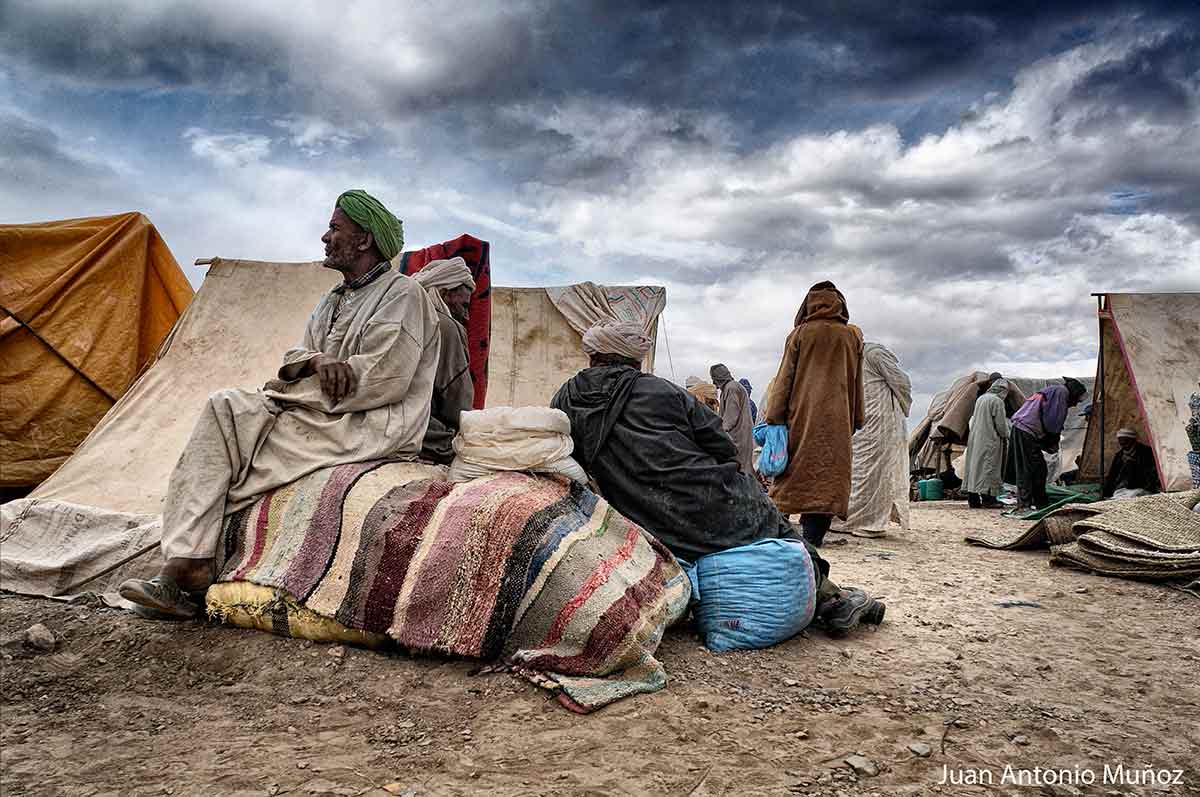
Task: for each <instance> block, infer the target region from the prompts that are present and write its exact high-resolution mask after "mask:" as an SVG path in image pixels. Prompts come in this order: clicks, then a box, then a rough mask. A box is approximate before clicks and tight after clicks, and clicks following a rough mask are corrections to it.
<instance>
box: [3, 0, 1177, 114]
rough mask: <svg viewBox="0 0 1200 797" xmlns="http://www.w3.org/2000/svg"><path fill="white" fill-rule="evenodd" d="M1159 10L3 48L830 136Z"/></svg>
mask: <svg viewBox="0 0 1200 797" xmlns="http://www.w3.org/2000/svg"><path fill="white" fill-rule="evenodd" d="M1159 5H1160V4H1157V3H1115V2H1109V3H1104V2H1100V3H1096V2H1087V3H1084V2H1062V3H1045V2H1016V3H938V2H925V3H920V4H915V5H913V4H910V5H904V4H897V3H894V2H884V1H883V0H879V1H878V2H868V3H844V2H835V1H833V0H829V1H828V2H814V3H804V4H791V3H779V2H759V3H754V2H751V3H727V2H722V1H721V0H712V1H711V2H699V1H697V2H692V1H690V0H687V1H683V0H681V1H680V2H657V3H653V2H652V3H647V2H643V1H642V0H629V1H628V2H599V0H597V2H575V3H550V4H545V5H543V4H533V3H525V4H522V3H513V4H507V5H502V6H497V7H495V8H492V9H491V10H489V8H488V6H487V5H486V4H485V5H480V6H479V7H478V8H477V9H476V10H475V15H476V16H479V17H482V18H481V19H470V18H468V21H462V22H460V21H458V20H456V19H455V17H456V15H454V14H448V15H437V14H431V13H424V14H422V13H421V12H420V11H419V10H413V9H409V10H408V11H407V12H406V11H405V10H403V9H399V8H398V9H396V10H395V12H394V13H393V14H389V15H387V18H382V19H378V20H372V19H371V18H369V17H368V18H367V19H366V20H365V21H364V19H363V18H362V17H357V18H356V17H355V16H354V15H353V14H351V13H348V12H347V13H341V12H336V11H334V10H331V11H329V12H328V13H325V12H321V14H320V18H319V19H317V20H315V21H310V20H307V19H306V18H305V17H306V16H307V15H309V14H310V13H311V12H305V11H303V10H296V11H294V12H292V13H291V14H289V18H288V20H286V21H284V20H280V19H277V18H275V19H263V15H261V14H258V13H255V9H254V8H253V7H244V6H239V5H237V4H212V3H206V4H162V5H160V6H150V7H138V6H130V7H128V8H123V7H122V6H121V4H119V3H118V4H117V5H115V6H113V5H110V4H100V3H98V4H95V5H88V4H86V3H72V4H62V5H28V4H23V3H18V2H14V0H3V1H2V2H0V51H3V52H4V53H5V54H6V55H7V57H8V58H9V59H11V60H15V61H17V62H21V63H24V64H28V65H32V66H34V67H36V68H37V69H39V70H42V71H44V72H48V73H53V74H58V75H60V76H64V77H67V78H70V79H73V80H77V81H80V82H83V83H87V84H116V85H133V86H155V87H163V88H175V87H182V86H202V87H206V88H209V89H212V90H216V91H234V92H247V91H250V90H253V89H255V88H262V87H268V86H269V87H272V88H273V89H274V90H275V91H279V92H284V93H288V92H294V93H295V94H296V95H298V96H300V95H303V96H306V97H307V98H308V99H309V100H310V101H312V102H314V103H317V102H319V103H323V106H322V107H326V108H327V107H328V106H329V105H330V104H331V103H335V102H336V101H337V98H336V97H331V96H329V95H328V94H324V95H322V94H320V93H316V92H314V91H313V88H314V87H315V86H316V85H319V84H320V81H321V78H322V77H323V73H324V72H326V71H327V70H334V71H336V69H337V64H338V63H339V62H342V61H349V62H353V61H355V60H357V59H359V58H360V57H361V56H362V53H356V52H354V51H353V45H354V42H355V41H358V42H360V47H361V49H365V50H367V51H371V52H377V53H378V54H380V55H383V56H390V55H391V53H389V52H388V50H389V49H394V51H395V54H397V55H399V54H403V53H404V52H405V51H406V50H407V51H413V52H417V53H420V54H423V55H426V56H432V57H433V58H434V59H435V60H436V59H437V58H439V57H442V56H444V57H445V58H446V62H447V63H449V64H452V67H453V68H447V69H444V70H441V71H439V72H437V74H436V75H433V77H435V78H436V80H425V79H421V78H420V77H417V78H414V77H413V76H411V75H408V74H405V71H404V69H402V68H393V69H391V70H389V69H388V68H387V66H388V59H387V58H382V59H381V61H380V65H381V67H382V68H380V69H378V70H376V71H373V72H366V73H364V74H362V75H361V80H363V81H364V82H367V83H371V84H373V86H372V88H373V91H372V92H370V94H369V96H368V97H367V100H368V102H369V104H370V105H369V107H367V108H360V109H359V110H364V111H383V112H385V113H398V112H403V111H404V110H412V109H425V110H430V109H436V108H438V107H444V106H446V105H447V104H468V105H474V104H479V105H484V106H487V105H491V104H494V103H496V102H504V101H519V100H555V99H558V98H563V97H569V96H574V95H575V94H577V93H581V92H582V93H589V94H592V95H595V96H600V97H615V98H620V99H621V100H622V101H626V102H632V103H640V104H646V105H649V106H651V107H655V108H671V107H681V108H694V109H713V108H721V109H724V110H726V111H729V112H731V113H734V114H735V115H741V116H744V117H745V121H746V122H747V123H749V124H750V126H754V127H764V128H775V127H777V126H779V125H780V124H789V125H794V124H796V123H800V124H810V125H813V126H814V127H818V128H819V127H820V126H821V125H822V124H823V123H825V122H827V121H828V120H829V119H830V118H831V114H832V117H836V116H837V115H838V114H839V113H840V111H839V108H838V106H844V105H856V104H861V103H871V102H880V103H889V102H896V101H906V102H908V103H911V102H912V101H914V100H915V101H919V100H922V99H923V98H928V97H929V96H930V95H932V94H936V93H945V92H946V91H948V90H951V89H953V88H954V86H955V85H961V87H962V88H963V89H964V90H970V91H974V90H976V89H978V88H979V87H981V86H985V85H988V84H994V83H995V84H998V85H1002V84H1003V82H1004V81H1006V80H1007V79H1008V77H1009V76H1010V75H1011V73H1012V71H1013V68H1014V66H1015V65H1016V64H1019V63H1022V62H1027V61H1028V60H1030V58H1031V57H1033V56H1034V55H1040V54H1041V53H1043V52H1044V51H1045V50H1046V49H1048V48H1050V49H1052V48H1053V47H1054V46H1055V45H1056V44H1057V45H1059V46H1061V45H1062V44H1063V43H1064V42H1069V41H1070V40H1071V39H1073V38H1080V37H1082V36H1085V35H1086V33H1087V32H1089V31H1095V30H1096V29H1097V28H1098V27H1099V26H1100V24H1101V21H1103V20H1107V19H1109V18H1111V17H1112V16H1113V15H1118V16H1125V17H1132V16H1135V15H1137V14H1138V13H1157V12H1159V11H1161V9H1160V8H1156V6H1159ZM1162 5H1163V6H1164V7H1166V6H1168V4H1162ZM405 13H407V14H408V16H409V17H410V19H406V20H403V21H402V23H403V24H398V25H397V28H396V30H397V31H398V32H400V33H403V32H404V31H405V30H407V29H409V28H411V29H412V30H414V31H415V33H414V36H415V37H416V38H417V39H418V40H417V41H399V40H397V39H396V37H394V36H393V37H391V38H385V39H379V38H375V37H374V35H373V34H375V33H376V31H374V30H373V29H372V28H373V27H376V28H378V27H384V26H385V23H387V22H390V21H391V18H392V17H400V16H401V15H402V14H405ZM443 17H444V18H443ZM464 17H467V15H464ZM1192 18H1193V19H1195V18H1200V12H1196V11H1194V10H1193V11H1192ZM376 21H377V22H378V25H374V26H373V25H372V24H371V23H372V22H376ZM310 22H311V24H310ZM422 38H423V39H424V40H422ZM1097 79H1098V81H1102V78H1100V77H1098V78H1097ZM318 110H320V108H318ZM815 111H824V112H825V113H824V114H822V115H821V116H820V117H818V116H814V112H815ZM929 121H932V120H929Z"/></svg>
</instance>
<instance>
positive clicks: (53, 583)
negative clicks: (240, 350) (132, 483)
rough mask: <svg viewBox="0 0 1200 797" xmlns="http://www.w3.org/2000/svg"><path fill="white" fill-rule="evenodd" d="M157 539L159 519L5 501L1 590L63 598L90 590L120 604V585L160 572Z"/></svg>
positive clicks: (0, 519)
mask: <svg viewBox="0 0 1200 797" xmlns="http://www.w3.org/2000/svg"><path fill="white" fill-rule="evenodd" d="M161 536H162V519H161V518H160V517H159V516H158V515H149V514H132V513H128V512H112V511H109V510H107V509H98V508H96V507H91V506H83V505H82V504H73V503H68V502H66V501H53V500H48V499H42V498H23V499H20V500H17V501H9V502H8V503H6V504H3V505H0V589H3V590H6V591H8V592H17V593H20V594H23V595H44V596H47V597H62V598H66V597H72V596H74V595H79V594H81V593H84V592H94V593H97V594H100V595H101V596H103V597H104V599H105V602H107V603H109V604H110V605H114V606H115V605H119V603H120V601H121V599H120V597H119V596H117V594H116V587H117V585H118V584H120V583H121V582H122V581H124V580H125V579H127V578H150V577H151V576H153V575H155V574H156V573H157V572H158V568H159V567H160V566H161V565H162V557H161V556H160V555H159V549H158V543H159V538H160V537H161Z"/></svg>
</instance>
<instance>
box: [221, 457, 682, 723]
mask: <svg viewBox="0 0 1200 797" xmlns="http://www.w3.org/2000/svg"><path fill="white" fill-rule="evenodd" d="M442 473H443V471H442V470H441V469H438V468H435V467H432V466H427V465H420V464H417V463H394V462H391V463H380V462H367V463H357V464H353V465H342V466H339V467H336V468H329V469H326V470H322V471H318V472H316V473H313V474H310V475H309V476H306V477H305V478H303V479H301V480H300V481H298V482H295V483H294V484H291V485H288V486H287V487H284V488H281V489H279V490H276V491H274V492H272V493H269V494H267V495H265V496H263V497H262V498H261V499H260V500H259V501H258V502H257V503H255V504H254V505H252V506H250V507H248V508H247V509H245V510H243V511H241V512H238V513H235V514H233V515H231V516H230V517H229V518H227V520H226V526H225V547H224V550H225V560H224V565H223V568H222V572H221V575H220V577H219V579H218V580H219V581H248V582H251V583H254V584H260V585H264V586H269V587H275V588H277V589H279V590H282V591H284V592H286V593H287V594H288V596H289V597H290V599H292V600H294V601H295V602H296V603H298V604H299V605H301V606H303V607H305V608H307V609H309V610H311V611H313V612H315V613H317V614H318V615H321V616H323V617H328V618H332V619H334V620H336V621H337V622H339V623H341V624H343V625H345V626H347V627H348V628H352V629H357V630H362V631H366V632H371V633H385V634H387V635H388V636H389V637H391V638H392V639H394V640H395V641H396V642H397V643H399V644H400V645H402V646H403V647H405V648H407V649H408V650H410V651H413V652H418V653H433V654H439V655H447V656H463V657H469V658H478V659H496V658H500V659H502V660H503V661H504V662H506V663H507V664H509V665H511V666H512V667H513V668H514V670H515V671H517V672H519V673H521V674H523V675H524V676H526V677H528V678H530V679H531V680H533V681H534V682H535V683H537V684H539V685H540V686H543V687H546V688H549V689H552V690H553V691H555V692H556V693H557V694H558V698H559V700H560V702H562V703H563V704H564V705H565V706H567V707H568V708H571V709H572V710H575V711H580V712H588V711H592V710H594V709H596V708H599V707H600V706H603V705H606V704H608V703H610V702H612V701H613V700H616V699H619V698H621V697H625V696H627V695H630V694H635V693H638V692H650V691H655V690H657V689H661V688H662V687H663V686H664V685H665V684H666V674H665V672H664V670H663V668H662V665H661V664H660V663H659V662H658V661H657V660H656V659H655V658H654V652H655V650H656V649H657V647H658V644H659V641H660V640H661V637H662V633H663V631H664V630H665V629H666V627H667V626H668V625H669V624H670V623H672V622H674V621H675V620H676V619H678V617H680V616H681V615H682V613H683V611H684V610H685V608H686V606H687V601H688V598H689V594H690V587H689V584H688V580H687V578H686V577H685V576H684V574H683V573H682V571H681V569H680V567H679V565H678V563H677V562H676V561H675V559H674V558H673V557H672V556H671V554H670V552H668V551H667V550H666V549H665V548H664V547H663V546H662V545H661V544H660V543H658V542H657V541H656V540H655V539H654V538H653V537H651V536H650V535H649V534H647V533H646V532H644V531H643V530H642V529H641V528H640V527H638V526H637V525H635V524H634V523H632V522H631V521H629V520H627V519H625V518H624V517H622V516H621V515H620V514H618V513H617V512H616V511H614V510H613V509H612V508H611V507H610V506H609V505H608V504H607V503H606V502H604V501H603V500H602V499H601V498H599V497H598V496H596V495H595V494H594V493H592V492H590V491H589V490H587V489H586V488H585V487H582V486H581V485H579V484H578V483H575V482H570V481H568V480H566V479H560V478H554V477H541V476H530V475H527V474H523V473H501V474H497V475H494V476H488V477H484V478H480V479H475V480H473V481H469V482H465V483H461V484H451V483H449V482H447V481H445V480H444V479H443V478H442Z"/></svg>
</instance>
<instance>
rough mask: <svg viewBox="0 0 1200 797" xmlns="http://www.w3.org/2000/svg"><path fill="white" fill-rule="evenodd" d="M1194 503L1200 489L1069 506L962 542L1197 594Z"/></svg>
mask: <svg viewBox="0 0 1200 797" xmlns="http://www.w3.org/2000/svg"><path fill="white" fill-rule="evenodd" d="M1198 504H1200V490H1192V491H1190V492H1184V493H1163V494H1159V495H1148V496H1144V497H1142V498H1134V499H1125V500H1119V501H1101V502H1098V503H1093V504H1071V505H1068V506H1065V507H1063V508H1061V509H1059V510H1057V511H1055V512H1053V513H1052V514H1050V515H1047V516H1046V517H1045V518H1043V519H1042V520H1040V521H1039V522H1038V523H1036V524H1035V525H1034V526H1032V527H1031V528H1029V529H1027V530H1024V531H1022V532H1020V533H1019V534H1016V535H1013V534H1005V533H1003V532H1000V533H995V532H993V533H991V534H988V533H986V532H976V533H974V534H971V535H968V536H967V538H966V539H967V542H969V543H973V544H975V545H983V546H986V547H988V548H1001V549H1007V550H1017V549H1027V548H1045V547H1049V548H1050V564H1052V565H1065V566H1069V567H1078V568H1081V569H1084V570H1090V571H1092V572H1095V573H1100V574H1101V575H1106V576H1120V577H1122V578H1137V579H1145V580H1152V581H1169V582H1181V583H1184V584H1187V587H1186V588H1187V589H1189V591H1197V594H1200V591H1198V590H1200V513H1197V512H1196V511H1195V509H1196V507H1197V505H1198ZM1188 582H1190V583H1188Z"/></svg>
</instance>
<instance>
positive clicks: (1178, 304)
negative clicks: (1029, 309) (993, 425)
mask: <svg viewBox="0 0 1200 797" xmlns="http://www.w3.org/2000/svg"><path fill="white" fill-rule="evenodd" d="M1097 297H1098V303H1099V322H1100V353H1099V358H1098V360H1097V364H1096V376H1095V377H1094V378H1091V377H1088V378H1081V379H1080V380H1079V381H1081V382H1083V383H1084V384H1085V385H1086V386H1087V388H1088V395H1087V396H1085V397H1084V399H1083V401H1082V402H1081V403H1080V404H1079V405H1078V406H1077V407H1076V408H1075V409H1074V410H1073V411H1072V412H1071V413H1070V414H1069V415H1068V417H1067V424H1066V427H1065V429H1064V430H1063V436H1062V442H1061V446H1060V454H1059V460H1058V465H1057V468H1051V472H1050V479H1052V480H1053V479H1054V478H1056V477H1057V476H1058V475H1059V474H1061V473H1062V472H1065V471H1068V470H1072V469H1074V468H1075V462H1076V458H1077V457H1078V461H1079V477H1080V479H1081V480H1082V481H1090V482H1099V481H1101V480H1102V478H1103V474H1104V472H1105V471H1106V470H1107V467H1108V466H1109V465H1110V464H1111V462H1112V458H1113V455H1114V454H1115V453H1116V450H1117V442H1116V433H1117V430H1118V429H1121V428H1123V427H1129V428H1132V429H1135V430H1136V431H1137V432H1138V436H1139V438H1140V439H1141V441H1142V442H1143V443H1145V444H1146V445H1148V446H1150V448H1151V450H1152V451H1153V452H1154V458H1155V464H1156V465H1157V467H1158V475H1159V480H1160V483H1161V484H1162V486H1163V489H1164V490H1166V491H1177V490H1186V489H1188V488H1189V487H1191V486H1192V478H1191V473H1190V471H1189V467H1188V462H1187V452H1188V451H1189V450H1190V449H1191V444H1190V443H1189V441H1188V438H1187V433H1186V431H1185V430H1184V426H1185V424H1186V423H1187V420H1188V417H1189V416H1190V408H1189V406H1188V399H1189V397H1190V396H1191V394H1192V393H1194V392H1196V391H1197V390H1198V389H1200V293H1104V294H1097ZM1077 378H1078V377H1077ZM986 379H987V374H986V373H984V372H982V371H975V372H972V373H969V374H965V375H963V376H962V377H960V378H958V379H957V380H955V381H954V383H953V384H951V385H950V386H949V387H948V388H946V389H945V390H943V391H941V392H940V393H938V394H937V395H936V396H935V397H934V399H933V402H932V403H931V404H930V406H929V412H928V413H927V414H926V416H925V418H924V419H923V420H922V421H921V422H920V423H919V424H917V426H916V428H914V429H913V432H912V434H911V435H910V436H909V457H910V464H911V470H912V471H913V472H918V473H922V472H934V471H937V472H940V471H943V470H944V469H945V468H946V466H947V464H948V463H947V454H949V459H950V460H954V459H956V458H958V457H959V456H960V455H961V453H962V451H963V449H964V447H965V446H966V442H967V433H968V428H967V427H968V421H969V420H970V418H971V413H972V411H973V409H974V405H975V396H976V394H977V385H978V384H979V383H980V382H981V381H986ZM1005 379H1007V380H1008V382H1009V384H1010V385H1012V387H1013V388H1014V389H1013V390H1010V391H1009V394H1008V410H1009V412H1010V413H1011V412H1013V411H1015V410H1016V409H1017V408H1018V407H1019V406H1020V405H1021V403H1022V402H1023V401H1024V400H1025V398H1026V397H1027V396H1028V395H1030V394H1031V393H1033V392H1035V391H1037V390H1039V389H1041V388H1042V387H1045V386H1046V385H1047V384H1049V383H1050V382H1052V381H1054V382H1057V381H1060V380H1044V379H1024V378H1021V377H1009V376H1008V375H1007V374H1005ZM1093 390H1094V391H1095V396H1094V397H1093V395H1092V392H1093ZM1085 411H1086V414H1085ZM958 475H959V476H961V475H962V474H961V473H959V474H958Z"/></svg>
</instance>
